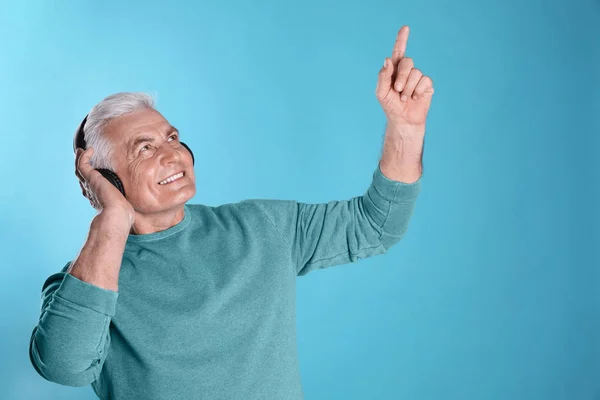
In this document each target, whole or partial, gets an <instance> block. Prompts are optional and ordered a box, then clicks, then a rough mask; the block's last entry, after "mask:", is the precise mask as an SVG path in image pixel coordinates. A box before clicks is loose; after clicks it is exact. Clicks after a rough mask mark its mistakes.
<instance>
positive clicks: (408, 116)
mask: <svg viewBox="0 0 600 400" xmlns="http://www.w3.org/2000/svg"><path fill="white" fill-rule="evenodd" d="M407 40H408V27H403V28H402V29H401V30H400V31H399V32H398V37H397V39H396V44H395V46H394V51H393V54H392V57H391V58H386V60H385V64H384V66H383V67H382V69H381V71H380V73H379V79H378V84H377V89H376V95H377V98H378V100H379V102H380V104H381V105H382V107H383V110H384V112H385V114H386V116H387V119H388V121H387V122H388V124H387V129H386V136H385V141H384V151H383V155H382V158H381V160H380V163H379V165H378V166H377V168H376V170H375V172H374V174H373V180H372V183H371V185H370V186H369V188H368V189H367V191H366V193H365V194H364V195H362V196H359V197H354V198H351V199H350V200H346V201H331V202H328V203H323V204H306V203H299V202H296V201H291V200H244V201H241V202H239V203H232V204H225V205H221V206H218V207H209V206H205V205H201V204H187V203H186V202H187V201H188V200H189V199H190V198H192V197H193V196H194V194H195V191H196V188H195V179H194V169H193V155H192V153H191V151H189V149H188V148H187V146H185V145H184V144H182V142H180V141H179V134H178V132H177V130H176V129H175V128H174V127H173V126H171V125H170V124H169V122H168V121H167V120H166V119H165V118H164V117H163V116H162V115H161V114H160V113H159V112H158V111H156V110H155V109H154V108H153V103H152V100H151V98H149V97H148V96H146V95H143V94H139V93H119V94H116V95H113V96H109V97H107V98H106V99H104V100H103V101H102V102H100V103H99V104H98V105H96V106H95V107H94V108H93V109H92V110H91V112H90V113H89V114H88V116H87V118H86V120H85V121H84V122H85V123H84V124H82V129H83V132H84V135H85V142H86V146H87V149H86V150H85V151H83V150H82V149H78V150H77V155H76V162H75V164H76V174H77V176H78V178H79V180H80V184H81V188H82V191H83V194H84V195H85V196H86V197H87V198H88V199H89V200H90V202H91V204H92V205H93V206H94V207H95V208H96V209H97V210H98V213H97V215H96V216H95V217H94V218H93V220H92V222H91V226H90V230H89V234H88V237H87V240H86V242H85V244H84V246H83V248H82V249H81V251H80V252H79V254H78V255H77V257H76V258H75V259H74V260H73V261H69V262H68V263H67V264H66V265H65V267H64V268H63V269H62V271H61V272H59V273H56V274H53V275H52V276H50V277H49V278H48V279H47V280H46V282H45V283H44V285H43V288H42V311H41V317H40V320H39V323H38V325H37V326H36V327H35V328H34V330H33V333H32V336H31V342H30V350H29V353H30V358H31V362H32V364H33V366H34V367H35V369H36V371H37V372H38V373H39V374H40V375H41V376H42V377H44V378H45V379H47V380H49V381H53V382H56V383H59V384H63V385H69V386H84V385H88V384H91V385H92V388H93V390H94V392H95V393H96V394H97V395H98V396H99V397H100V398H102V399H105V400H107V399H145V400H153V399H162V400H164V399H177V400H182V399H213V400H214V399H228V400H231V399H277V400H281V399H302V398H303V392H302V387H301V379H300V374H299V367H298V359H297V347H296V326H295V322H296V321H295V298H296V292H295V282H296V281H295V279H296V277H297V276H301V275H305V274H307V273H308V272H310V271H313V270H316V269H319V268H325V267H329V266H333V265H339V264H344V263H349V262H355V261H357V260H359V259H362V258H366V257H370V256H375V255H378V254H382V253H384V252H386V251H387V250H388V249H389V248H390V247H391V246H392V245H393V244H394V243H396V242H398V241H399V240H400V239H401V238H402V237H403V235H404V234H405V232H406V230H407V227H408V223H409V219H410V217H411V215H412V212H413V209H414V206H415V202H416V199H417V196H418V194H419V192H420V185H421V180H420V178H421V174H422V162H421V161H422V153H423V142H424V135H425V121H426V116H427V113H428V110H429V106H430V103H431V98H432V95H433V87H432V81H431V79H430V78H429V77H427V76H424V75H423V74H422V73H421V72H420V71H419V70H418V69H416V68H414V64H413V61H412V60H411V59H410V58H406V57H404V52H405V49H406V43H407ZM102 169H106V170H110V171H112V173H114V174H115V176H116V177H117V179H119V181H120V182H121V184H122V186H120V185H119V184H116V183H115V182H114V181H113V182H111V181H109V179H111V178H110V177H105V176H104V175H103V174H102V173H101V172H99V170H102ZM117 299H118V301H117Z"/></svg>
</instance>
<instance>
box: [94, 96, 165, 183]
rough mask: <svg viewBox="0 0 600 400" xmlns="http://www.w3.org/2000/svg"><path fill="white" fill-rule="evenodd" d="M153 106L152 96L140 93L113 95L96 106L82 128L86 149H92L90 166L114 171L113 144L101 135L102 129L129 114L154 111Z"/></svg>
mask: <svg viewBox="0 0 600 400" xmlns="http://www.w3.org/2000/svg"><path fill="white" fill-rule="evenodd" d="M154 104H155V100H154V97H153V96H151V95H149V94H147V93H141V92H121V93H115V94H112V95H110V96H108V97H106V98H105V99H104V100H102V101H101V102H100V103H98V104H96V105H95V106H94V108H92V110H91V111H90V112H89V114H88V117H87V121H86V123H85V126H84V127H83V131H84V138H85V142H86V146H87V148H90V147H93V148H94V154H93V155H92V157H91V158H90V165H91V166H92V167H93V168H106V169H109V170H111V171H115V168H114V164H113V162H112V152H113V144H112V143H111V141H110V140H108V139H107V138H106V137H105V136H104V135H103V131H104V128H105V127H106V125H107V124H108V123H109V122H110V121H111V120H112V119H114V118H117V117H120V116H122V115H125V114H128V113H130V112H134V111H138V110H142V109H144V108H151V109H155V108H154Z"/></svg>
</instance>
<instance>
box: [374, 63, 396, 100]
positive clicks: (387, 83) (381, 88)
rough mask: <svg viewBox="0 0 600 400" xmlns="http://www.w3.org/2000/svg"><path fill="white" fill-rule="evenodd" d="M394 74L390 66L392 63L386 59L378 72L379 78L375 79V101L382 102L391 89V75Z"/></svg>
mask: <svg viewBox="0 0 600 400" xmlns="http://www.w3.org/2000/svg"><path fill="white" fill-rule="evenodd" d="M393 73H394V68H393V66H392V61H391V60H390V59H389V58H386V59H385V61H384V63H383V67H382V68H381V69H380V70H379V77H378V79H377V88H375V95H376V96H377V99H379V100H383V99H384V98H385V97H386V96H387V94H388V93H389V91H390V89H391V88H392V75H393Z"/></svg>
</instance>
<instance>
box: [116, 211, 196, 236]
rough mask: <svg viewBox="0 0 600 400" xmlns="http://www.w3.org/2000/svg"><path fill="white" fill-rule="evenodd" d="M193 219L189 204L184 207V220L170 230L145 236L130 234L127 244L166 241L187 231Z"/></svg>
mask: <svg viewBox="0 0 600 400" xmlns="http://www.w3.org/2000/svg"><path fill="white" fill-rule="evenodd" d="M191 219H192V214H191V213H190V209H189V207H188V205H187V204H184V205H183V219H182V220H181V221H179V222H178V223H177V224H175V225H173V226H172V227H170V228H167V229H165V230H163V231H158V232H152V233H146V234H143V235H132V234H129V236H128V237H127V243H141V242H151V241H155V240H160V239H164V238H166V237H169V236H171V235H174V234H175V233H178V232H181V231H182V230H183V229H185V228H186V227H187V226H188V225H189V223H190V221H191Z"/></svg>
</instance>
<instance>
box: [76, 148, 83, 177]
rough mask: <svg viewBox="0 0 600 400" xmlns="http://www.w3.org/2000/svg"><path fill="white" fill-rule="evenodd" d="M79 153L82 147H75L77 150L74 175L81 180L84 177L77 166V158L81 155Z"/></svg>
mask: <svg viewBox="0 0 600 400" xmlns="http://www.w3.org/2000/svg"><path fill="white" fill-rule="evenodd" d="M81 153H83V149H80V148H79V149H77V151H76V152H75V176H76V177H77V179H79V180H81V181H83V180H84V178H83V176H82V175H81V173H80V172H79V168H78V164H79V158H80V157H81Z"/></svg>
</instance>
